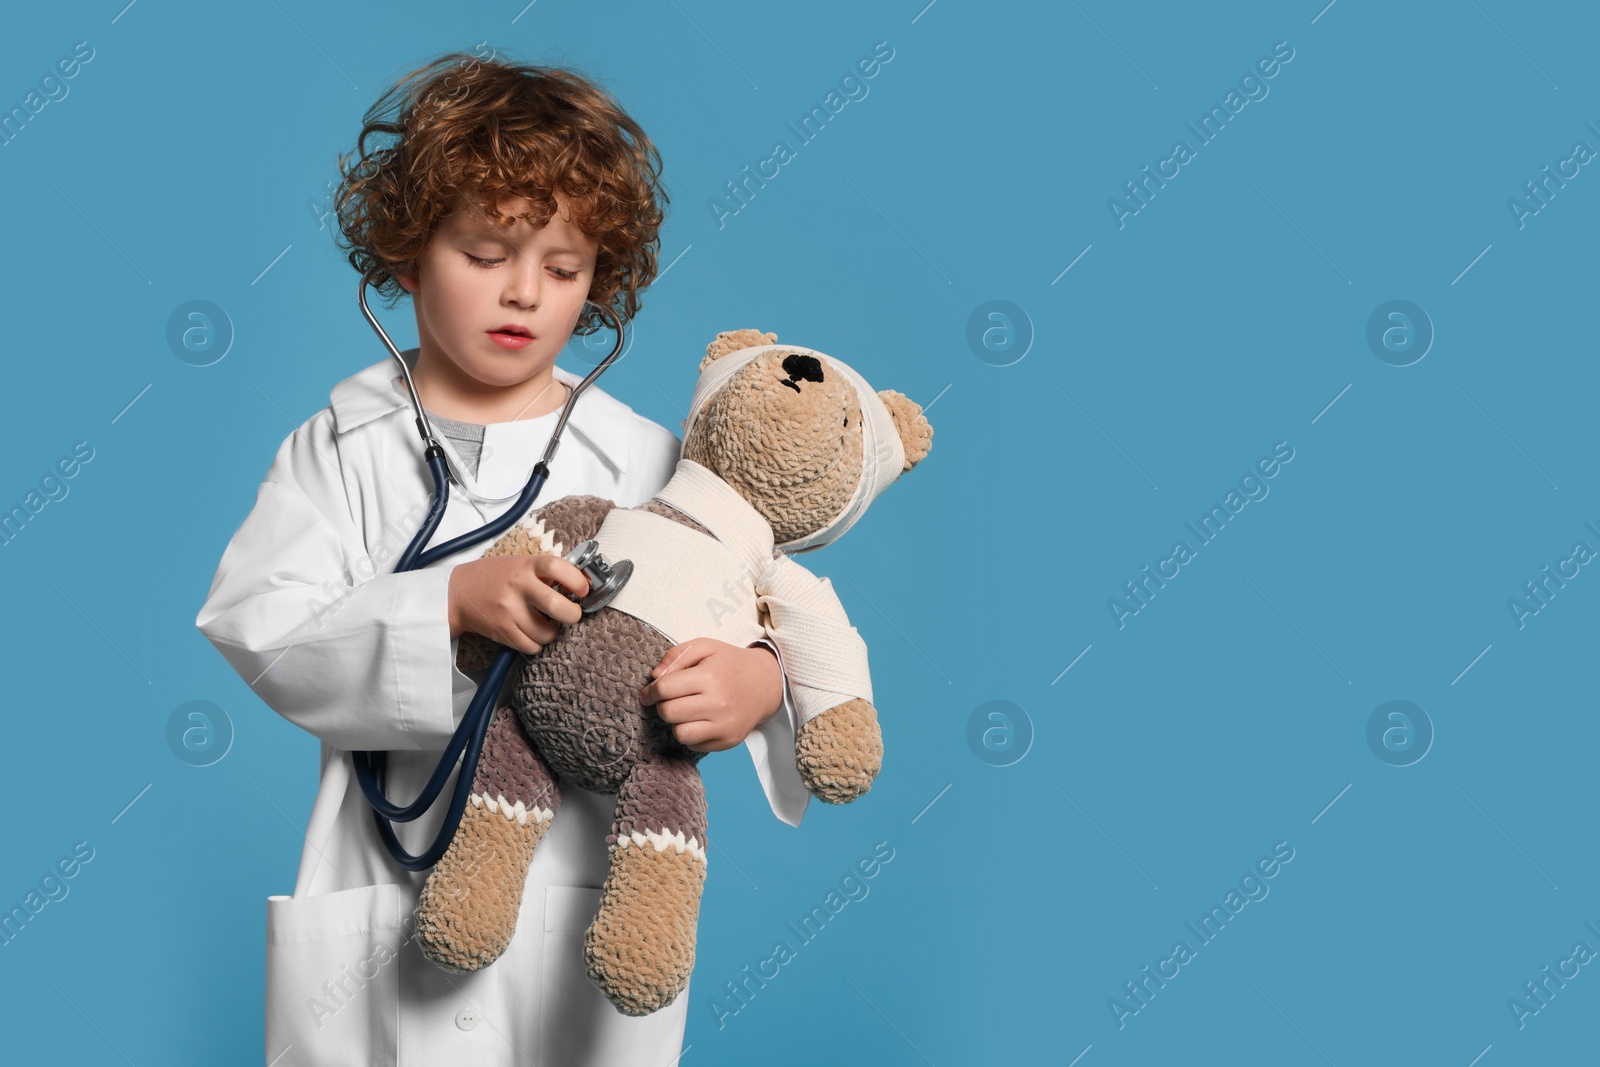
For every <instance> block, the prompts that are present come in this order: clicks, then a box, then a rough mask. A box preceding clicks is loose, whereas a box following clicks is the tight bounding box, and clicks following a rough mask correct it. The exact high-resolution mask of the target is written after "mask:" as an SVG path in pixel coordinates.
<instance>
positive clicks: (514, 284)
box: [505, 265, 540, 311]
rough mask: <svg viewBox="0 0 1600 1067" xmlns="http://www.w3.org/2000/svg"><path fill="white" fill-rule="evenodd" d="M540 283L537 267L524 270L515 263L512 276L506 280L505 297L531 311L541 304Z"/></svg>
mask: <svg viewBox="0 0 1600 1067" xmlns="http://www.w3.org/2000/svg"><path fill="white" fill-rule="evenodd" d="M539 285H540V279H539V272H538V269H537V268H529V269H526V270H524V269H523V268H522V267H520V266H516V265H513V266H512V268H511V273H510V278H509V280H508V281H507V282H506V292H505V297H506V299H507V300H509V301H510V302H511V303H513V304H517V305H519V306H521V307H525V308H528V309H529V310H530V311H531V310H533V309H534V308H536V307H538V306H539Z"/></svg>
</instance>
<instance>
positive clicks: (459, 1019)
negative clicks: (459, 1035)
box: [456, 1008, 478, 1030]
mask: <svg viewBox="0 0 1600 1067" xmlns="http://www.w3.org/2000/svg"><path fill="white" fill-rule="evenodd" d="M477 1025H478V1013H477V1012H475V1011H473V1010H472V1009H471V1008H462V1009H461V1010H460V1011H458V1012H456V1026H457V1027H459V1028H460V1029H462V1030H471V1029H472V1028H473V1027H475V1026H477Z"/></svg>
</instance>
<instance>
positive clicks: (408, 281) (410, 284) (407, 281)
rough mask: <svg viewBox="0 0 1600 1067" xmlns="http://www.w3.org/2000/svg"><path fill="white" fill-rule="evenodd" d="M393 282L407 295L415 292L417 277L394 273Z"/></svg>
mask: <svg viewBox="0 0 1600 1067" xmlns="http://www.w3.org/2000/svg"><path fill="white" fill-rule="evenodd" d="M394 280H395V281H397V282H399V283H400V288H402V289H404V290H405V291H406V292H408V293H414V292H416V291H417V276H416V275H415V274H402V273H400V272H399V271H396V272H395V275H394Z"/></svg>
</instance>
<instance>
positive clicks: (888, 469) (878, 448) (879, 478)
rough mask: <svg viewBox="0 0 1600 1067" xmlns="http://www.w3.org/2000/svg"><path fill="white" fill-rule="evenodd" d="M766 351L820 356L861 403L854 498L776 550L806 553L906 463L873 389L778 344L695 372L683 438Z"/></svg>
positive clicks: (837, 530)
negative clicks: (738, 375) (859, 467)
mask: <svg viewBox="0 0 1600 1067" xmlns="http://www.w3.org/2000/svg"><path fill="white" fill-rule="evenodd" d="M772 351H782V352H796V353H800V354H802V355H809V356H816V357H820V358H821V359H822V360H823V362H824V365H825V366H827V367H828V368H829V369H830V370H835V371H839V372H842V373H843V374H844V376H845V377H846V378H847V379H849V381H850V384H851V385H852V386H854V387H855V390H856V395H857V396H858V397H860V400H861V412H862V414H863V415H864V416H865V418H864V419H863V420H862V434H863V438H862V442H861V445H862V448H861V455H862V457H863V459H862V464H863V470H862V472H861V480H860V481H859V482H857V483H856V491H855V495H854V496H853V497H851V499H850V502H849V503H848V504H846V505H845V508H844V510H843V511H841V512H840V513H839V514H838V515H836V516H835V517H834V518H833V520H832V521H831V522H829V523H828V525H826V526H824V527H823V528H822V529H820V530H817V531H816V532H815V533H812V534H809V535H808V536H806V537H802V538H798V539H796V540H794V541H786V542H784V543H783V544H781V545H779V546H778V549H779V550H780V551H783V552H787V553H791V554H792V553H795V552H808V551H810V550H812V549H814V548H821V547H822V546H823V545H826V544H829V543H831V542H833V541H835V540H837V539H838V538H839V535H840V534H842V533H844V532H845V531H846V530H848V529H850V527H852V526H854V525H855V522H856V520H857V519H859V518H860V517H861V516H862V515H864V514H866V511H867V506H868V505H869V504H871V503H872V502H873V501H874V500H876V499H877V498H878V494H880V493H882V492H883V491H884V490H885V489H887V488H888V487H889V485H890V483H892V482H893V481H894V480H895V479H896V478H898V477H900V473H901V471H902V470H903V469H904V467H905V465H906V449H905V444H904V443H903V442H902V441H901V440H900V432H899V431H898V430H896V429H895V425H894V418H893V417H892V416H891V415H890V414H889V408H888V405H886V404H885V403H884V402H883V398H882V397H880V396H879V395H878V394H877V393H876V392H874V391H873V389H872V386H871V385H869V384H868V383H867V380H866V379H865V378H863V377H861V375H860V374H858V373H856V371H855V368H853V367H851V366H850V365H849V364H847V363H845V362H844V361H843V360H840V359H836V358H834V357H833V356H830V355H827V354H826V353H824V352H818V351H816V350H815V349H812V348H802V347H800V346H798V345H778V344H771V345H755V346H754V347H751V348H742V349H740V350H738V351H737V352H730V353H729V354H727V355H725V356H720V357H718V358H717V359H716V360H714V361H713V362H712V363H710V364H708V365H707V366H706V367H705V369H703V370H702V371H701V372H700V377H699V379H697V380H696V382H695V386H694V395H693V396H692V397H690V398H689V415H688V417H687V418H686V419H684V420H683V429H684V435H685V438H687V435H688V432H689V427H690V425H691V424H693V422H694V420H695V418H696V416H698V415H699V414H700V409H701V408H702V407H704V406H705V404H706V402H707V401H709V400H710V399H711V398H712V397H713V396H715V395H716V394H717V393H718V392H719V391H720V390H721V389H722V387H723V386H725V385H727V384H728V381H729V379H731V378H732V377H733V375H734V374H735V372H737V371H738V370H739V369H740V368H741V367H743V366H744V365H745V364H747V363H749V362H750V361H751V360H753V359H755V358H756V357H757V356H760V355H762V354H763V353H766V352H772ZM918 410H919V411H920V409H918Z"/></svg>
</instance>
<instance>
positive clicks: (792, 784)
mask: <svg viewBox="0 0 1600 1067" xmlns="http://www.w3.org/2000/svg"><path fill="white" fill-rule="evenodd" d="M757 645H759V646H761V647H762V648H770V649H771V650H772V654H773V655H774V656H777V657H778V666H779V668H780V669H782V668H783V653H782V652H779V651H778V646H777V645H775V644H774V643H773V642H771V641H769V640H766V639H762V640H759V641H755V642H752V643H751V645H750V647H751V648H755V647H756V646H757ZM797 718H798V716H797V715H796V712H795V706H794V693H793V692H791V691H790V689H789V672H788V670H786V669H785V670H784V672H783V707H781V708H779V709H778V710H777V712H776V713H774V714H773V716H772V717H771V718H769V719H768V720H767V721H766V722H764V723H762V724H761V725H760V726H758V727H756V728H755V729H754V730H752V731H751V732H750V735H749V736H748V737H746V738H745V739H744V744H745V748H747V749H749V750H750V759H751V761H752V762H754V763H755V766H756V777H757V778H758V779H760V781H761V788H762V789H763V790H765V791H766V794H767V803H768V804H770V805H771V806H772V814H774V815H776V816H777V817H778V818H779V819H781V820H783V821H784V822H786V823H788V824H789V825H790V826H799V825H800V818H801V816H803V815H804V814H805V812H806V805H807V804H808V803H809V802H810V800H811V794H810V792H809V791H807V789H806V787H805V783H804V782H803V781H801V779H800V768H799V766H798V765H797V764H796V763H795V732H796V725H795V724H796V721H797Z"/></svg>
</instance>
